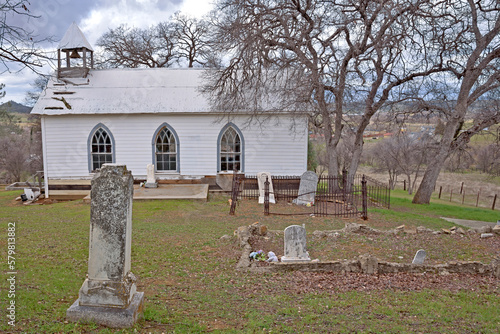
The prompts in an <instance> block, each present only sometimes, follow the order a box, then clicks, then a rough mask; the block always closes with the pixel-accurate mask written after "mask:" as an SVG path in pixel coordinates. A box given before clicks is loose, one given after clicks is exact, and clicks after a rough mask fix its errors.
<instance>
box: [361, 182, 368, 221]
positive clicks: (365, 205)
mask: <svg viewBox="0 0 500 334" xmlns="http://www.w3.org/2000/svg"><path fill="white" fill-rule="evenodd" d="M367 197H368V191H367V189H366V178H365V176H364V175H363V179H362V180H361V198H362V202H363V214H362V215H363V217H362V218H363V219H364V220H367V219H368V198H367Z"/></svg>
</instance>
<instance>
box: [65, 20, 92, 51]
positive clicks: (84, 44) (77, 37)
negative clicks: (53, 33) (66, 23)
mask: <svg viewBox="0 0 500 334" xmlns="http://www.w3.org/2000/svg"><path fill="white" fill-rule="evenodd" d="M57 48H58V49H59V50H62V51H65V50H71V49H80V48H86V49H87V50H89V51H94V50H93V49H92V46H91V45H90V43H89V42H88V41H87V39H86V38H85V36H84V35H83V33H82V31H81V30H80V28H78V26H77V25H76V23H75V22H73V23H72V24H71V25H70V27H69V28H68V30H67V31H66V33H65V34H64V37H63V38H62V39H61V42H59V45H58V46H57Z"/></svg>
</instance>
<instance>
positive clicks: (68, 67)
mask: <svg viewBox="0 0 500 334" xmlns="http://www.w3.org/2000/svg"><path fill="white" fill-rule="evenodd" d="M203 71H205V69H167V68H155V69H106V70H97V69H93V49H92V47H91V45H90V44H89V42H88V41H87V39H86V38H85V36H84V35H83V33H82V32H81V31H80V29H79V28H78V27H77V25H76V24H74V23H73V25H72V26H71V27H70V28H69V30H68V31H67V32H66V34H65V36H64V37H63V39H62V40H61V42H60V44H59V46H58V69H57V72H56V73H55V75H54V76H53V77H52V78H51V79H50V80H49V83H48V85H47V88H46V89H45V90H44V91H43V92H42V94H41V96H40V98H39V100H38V102H37V103H36V105H35V106H34V108H33V110H32V113H33V114H38V115H41V127H42V136H43V158H44V159H43V160H44V176H45V194H46V196H49V197H50V196H51V195H54V196H56V195H57V194H58V192H60V191H61V190H60V189H62V188H60V187H61V186H62V185H65V186H66V188H67V187H70V188H69V189H73V190H74V189H76V190H78V189H79V188H78V186H79V185H82V186H83V185H88V184H90V183H89V180H90V179H91V178H92V177H93V173H95V171H96V170H97V169H98V168H100V166H101V165H102V164H103V163H109V162H112V163H120V164H125V165H126V166H127V168H128V169H129V170H131V171H132V175H133V176H134V178H135V179H136V180H144V179H146V166H147V165H148V164H153V165H154V166H155V172H156V177H157V179H158V180H159V182H162V180H176V182H182V181H183V180H191V182H192V180H198V181H199V182H203V183H209V184H216V183H217V182H218V180H220V179H221V177H225V178H226V179H227V178H228V177H229V176H231V174H232V173H233V170H234V169H236V170H238V171H239V172H241V173H245V174H252V175H254V174H257V173H258V172H262V171H266V172H270V173H271V174H276V175H301V174H302V173H303V172H304V171H306V169H307V139H308V128H307V119H306V117H302V118H297V116H296V115H295V116H294V118H292V115H291V114H289V113H279V114H276V115H275V116H273V118H272V119H271V120H270V121H268V122H267V123H266V124H253V123H251V124H248V120H249V114H245V113H238V114H237V115H232V116H231V119H227V118H226V119H224V118H223V117H221V116H222V115H223V114H222V113H218V112H217V110H211V109H210V105H209V103H208V99H207V98H206V97H204V96H203V95H202V94H201V93H200V92H199V87H200V86H201V84H202V74H203ZM292 122H293V123H295V128H294V130H293V131H292V130H291V126H292ZM71 187H73V188H71ZM67 189H68V188H67ZM81 189H82V190H83V189H84V188H81ZM82 194H83V193H82Z"/></svg>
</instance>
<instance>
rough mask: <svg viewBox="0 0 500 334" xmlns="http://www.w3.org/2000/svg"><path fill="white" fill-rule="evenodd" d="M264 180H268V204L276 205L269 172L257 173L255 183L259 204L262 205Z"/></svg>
mask: <svg viewBox="0 0 500 334" xmlns="http://www.w3.org/2000/svg"><path fill="white" fill-rule="evenodd" d="M266 179H267V180H269V203H273V204H274V203H276V200H275V198H274V188H273V181H272V180H271V173H269V172H259V173H257V183H258V185H259V204H263V203H264V192H265V185H264V182H266Z"/></svg>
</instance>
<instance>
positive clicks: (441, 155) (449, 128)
mask: <svg viewBox="0 0 500 334" xmlns="http://www.w3.org/2000/svg"><path fill="white" fill-rule="evenodd" d="M457 109H458V106H457ZM457 113H458V112H457ZM463 115H465V113H463ZM460 120H461V117H455V118H452V119H451V120H450V121H449V122H448V123H447V124H446V128H445V131H444V134H443V138H441V142H440V144H439V150H438V152H437V154H436V156H435V157H434V158H433V159H430V162H429V164H428V165H427V169H426V170H425V173H424V177H423V178H422V182H420V186H419V187H418V190H417V192H416V193H415V196H414V197H413V201H412V203H413V204H429V203H430V201H431V196H432V193H433V192H434V188H435V186H436V181H437V179H438V176H439V173H440V172H441V169H442V168H443V165H444V163H445V161H446V159H447V158H448V155H449V154H450V148H451V143H452V142H453V138H454V135H455V132H456V129H457V127H458V125H459V123H460Z"/></svg>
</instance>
